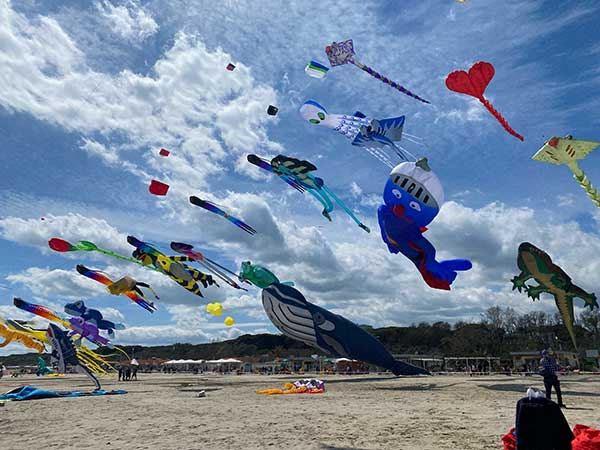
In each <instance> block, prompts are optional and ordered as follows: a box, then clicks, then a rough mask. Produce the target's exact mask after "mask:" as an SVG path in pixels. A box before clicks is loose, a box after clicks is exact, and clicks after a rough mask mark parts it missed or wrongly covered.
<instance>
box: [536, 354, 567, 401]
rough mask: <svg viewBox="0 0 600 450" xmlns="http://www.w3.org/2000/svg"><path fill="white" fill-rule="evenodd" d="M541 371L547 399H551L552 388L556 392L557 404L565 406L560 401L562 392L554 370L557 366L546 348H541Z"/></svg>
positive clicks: (556, 369)
mask: <svg viewBox="0 0 600 450" xmlns="http://www.w3.org/2000/svg"><path fill="white" fill-rule="evenodd" d="M540 366H541V371H540V374H541V375H542V376H543V377H544V387H545V388H546V398H547V399H548V400H551V399H552V388H554V391H555V392H556V398H557V400H558V406H560V407H561V408H566V406H565V404H564V403H563V402H562V393H561V391H560V381H558V376H557V375H556V372H557V371H558V369H559V367H558V364H556V360H555V359H554V358H552V357H551V356H550V352H549V351H548V350H542V359H541V360H540Z"/></svg>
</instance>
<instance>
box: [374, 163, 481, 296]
mask: <svg viewBox="0 0 600 450" xmlns="http://www.w3.org/2000/svg"><path fill="white" fill-rule="evenodd" d="M383 201H384V204H383V205H381V206H379V209H378V210H377V217H378V220H379V227H380V229H381V237H382V239H383V241H384V242H385V243H386V244H387V246H388V249H389V251H390V252H391V253H402V254H403V255H404V256H406V257H407V258H408V259H410V260H411V261H412V262H413V264H414V265H415V266H416V267H417V269H418V270H419V272H420V273H421V276H422V277H423V280H424V281H425V282H426V283H427V284H428V285H429V286H430V287H432V288H436V289H445V290H450V285H451V284H452V282H453V281H454V280H455V279H456V276H457V273H456V272H457V271H459V270H469V269H471V267H472V264H471V261H469V260H467V259H452V260H448V261H439V262H438V261H437V260H436V259H435V247H434V246H433V245H432V244H431V242H429V241H428V240H427V239H426V238H425V237H423V233H424V232H425V231H427V227H426V226H427V225H428V224H429V223H430V222H431V221H432V220H433V219H434V218H435V216H437V214H438V212H439V210H440V207H441V206H442V203H443V202H444V190H443V188H442V184H441V183H440V180H439V178H438V177H437V176H436V175H435V173H433V171H432V170H431V168H430V167H429V165H428V163H427V159H425V158H423V159H420V160H419V161H417V162H403V163H401V164H398V165H397V166H396V167H395V168H394V169H393V170H392V172H391V173H390V177H389V178H388V181H387V183H386V185H385V188H384V191H383Z"/></svg>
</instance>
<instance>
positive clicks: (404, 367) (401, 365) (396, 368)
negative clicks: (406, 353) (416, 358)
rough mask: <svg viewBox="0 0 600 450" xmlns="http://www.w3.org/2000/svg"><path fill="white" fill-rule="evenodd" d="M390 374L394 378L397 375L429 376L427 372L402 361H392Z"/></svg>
mask: <svg viewBox="0 0 600 450" xmlns="http://www.w3.org/2000/svg"><path fill="white" fill-rule="evenodd" d="M392 373H393V374H394V375H396V376H398V375H431V374H430V373H429V372H428V371H427V370H425V369H422V368H421V367H417V366H413V365H412V364H408V363H405V362H402V361H398V360H396V361H394V365H393V367H392Z"/></svg>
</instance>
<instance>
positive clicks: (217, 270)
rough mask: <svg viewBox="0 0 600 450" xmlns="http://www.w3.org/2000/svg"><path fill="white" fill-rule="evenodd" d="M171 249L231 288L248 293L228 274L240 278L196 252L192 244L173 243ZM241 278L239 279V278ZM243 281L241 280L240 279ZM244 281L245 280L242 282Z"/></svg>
mask: <svg viewBox="0 0 600 450" xmlns="http://www.w3.org/2000/svg"><path fill="white" fill-rule="evenodd" d="M171 249H172V250H173V251H175V252H177V253H181V254H183V255H185V256H187V257H188V258H189V260H191V261H195V262H197V263H199V264H201V265H202V266H203V267H205V268H206V269H207V270H208V271H210V272H212V273H213V274H214V275H215V276H217V277H219V278H220V279H221V280H223V281H224V282H225V283H227V284H228V285H229V286H231V287H233V288H236V289H241V290H242V291H247V289H246V288H243V287H241V286H240V285H239V284H237V283H236V282H235V280H233V279H232V278H231V277H229V276H228V275H227V274H230V275H233V276H234V277H238V275H236V274H235V273H233V272H232V271H231V270H229V269H227V268H226V267H223V266H222V265H220V264H219V263H216V262H215V261H213V260H212V259H209V258H207V257H206V256H204V255H203V254H202V253H201V252H199V251H196V250H194V246H192V245H190V244H185V243H183V242H171ZM238 278H239V277H238ZM240 280H241V278H240ZM242 281H243V280H242Z"/></svg>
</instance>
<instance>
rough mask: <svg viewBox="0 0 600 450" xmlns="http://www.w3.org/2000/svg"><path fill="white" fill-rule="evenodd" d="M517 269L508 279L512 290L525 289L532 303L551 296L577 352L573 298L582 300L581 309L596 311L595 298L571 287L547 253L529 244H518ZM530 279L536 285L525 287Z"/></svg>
mask: <svg viewBox="0 0 600 450" xmlns="http://www.w3.org/2000/svg"><path fill="white" fill-rule="evenodd" d="M517 266H518V267H519V269H520V270H521V273H519V275H517V276H516V277H514V278H513V279H512V280H510V281H511V282H512V284H513V290H515V289H517V290H518V291H519V292H522V290H525V292H526V293H527V296H528V297H529V298H531V299H532V300H534V301H535V300H539V298H540V294H543V293H547V294H550V295H552V296H553V297H554V301H555V302H556V307H557V308H558V311H559V312H560V315H561V317H562V319H563V323H564V324H565V327H566V328H567V331H568V332H569V336H570V337H571V340H572V341H573V346H574V347H575V349H577V342H576V340H575V330H574V324H575V314H574V312H573V299H574V298H575V297H578V298H580V299H582V300H583V301H584V302H585V306H589V308H590V309H591V310H593V309H594V308H598V302H597V300H596V295H595V294H593V293H592V294H590V293H588V292H586V291H584V290H583V289H581V288H580V287H579V286H577V285H575V284H573V282H572V281H571V277H569V275H567V274H566V273H565V271H564V270H562V269H561V268H560V267H559V266H557V265H556V264H554V263H553V262H552V258H550V255H548V253H546V252H545V251H543V250H541V249H539V248H537V247H536V246H535V245H533V244H530V243H529V242H523V243H521V245H519V253H518V256H517ZM532 278H533V279H534V280H535V281H537V283H538V286H529V285H527V284H526V282H527V281H528V280H530V279H532Z"/></svg>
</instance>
